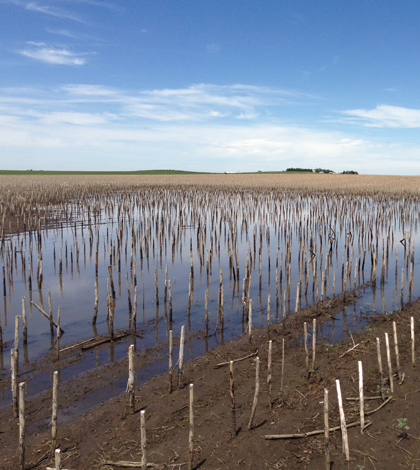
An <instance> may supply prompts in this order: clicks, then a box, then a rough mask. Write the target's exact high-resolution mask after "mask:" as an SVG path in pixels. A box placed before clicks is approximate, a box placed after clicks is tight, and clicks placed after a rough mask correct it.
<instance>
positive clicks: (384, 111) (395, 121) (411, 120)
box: [343, 105, 420, 128]
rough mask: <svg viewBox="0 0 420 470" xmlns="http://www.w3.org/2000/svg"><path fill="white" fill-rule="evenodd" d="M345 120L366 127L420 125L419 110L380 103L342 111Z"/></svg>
mask: <svg viewBox="0 0 420 470" xmlns="http://www.w3.org/2000/svg"><path fill="white" fill-rule="evenodd" d="M343 114H345V115H346V116H348V118H347V120H348V121H350V122H353V123H356V124H362V125H364V126H366V127H394V128H418V127H420V110H419V109H413V108H403V107H400V106H389V105H380V106H377V107H376V108H375V109H350V110H347V111H343Z"/></svg>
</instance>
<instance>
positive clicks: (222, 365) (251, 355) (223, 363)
mask: <svg viewBox="0 0 420 470" xmlns="http://www.w3.org/2000/svg"><path fill="white" fill-rule="evenodd" d="M257 354H258V349H257V350H256V351H255V352H254V353H252V354H249V355H248V356H245V357H240V358H239V359H233V360H232V361H227V362H221V363H220V364H216V365H215V366H213V369H219V368H220V367H224V366H228V365H229V364H230V363H231V362H232V363H235V362H240V361H245V359H249V358H250V357H255V356H256V355H257Z"/></svg>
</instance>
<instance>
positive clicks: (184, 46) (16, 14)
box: [0, 0, 420, 174]
mask: <svg viewBox="0 0 420 470" xmlns="http://www.w3.org/2000/svg"><path fill="white" fill-rule="evenodd" d="M0 12H1V14H0V70H1V73H0V168H3V169H29V168H32V169H46V170H47V169H56V170H99V169H100V170H139V169H153V168H176V169H186V170H202V171H238V170H239V171H254V170H263V171H271V170H283V169H285V168H288V167H305V168H315V167H322V168H330V169H333V170H335V171H343V170H357V171H359V172H360V173H369V174H420V133H419V128H420V60H419V57H420V28H419V24H420V21H419V20H420V4H419V3H418V2H416V1H405V2H397V1H386V0H381V1H371V0H363V1H361V0H360V1H359V0H354V1H352V2H337V0H334V1H332V0H324V1H322V0H317V1H313V0H293V1H289V0H277V1H274V0H273V1H266V0H259V1H256V0H253V1H250V0H236V1H233V0H206V1H204V0H203V1H202V0H194V1H182V0H168V1H162V0H153V1H152V0H147V1H143V0H137V1H125V2H121V3H111V2H107V1H101V0H98V1H96V0H39V1H37V0H35V1H26V0H0Z"/></svg>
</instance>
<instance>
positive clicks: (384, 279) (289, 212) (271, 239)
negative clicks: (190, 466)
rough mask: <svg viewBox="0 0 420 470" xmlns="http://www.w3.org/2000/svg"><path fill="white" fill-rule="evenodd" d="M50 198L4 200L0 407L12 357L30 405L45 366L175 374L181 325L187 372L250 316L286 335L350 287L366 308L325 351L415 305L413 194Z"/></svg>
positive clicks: (267, 189) (225, 191)
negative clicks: (72, 349) (126, 364)
mask: <svg viewBox="0 0 420 470" xmlns="http://www.w3.org/2000/svg"><path fill="white" fill-rule="evenodd" d="M223 176H224V175H220V177H221V178H222V177H223ZM229 176H230V177H231V175H229ZM328 178H334V176H331V177H328ZM350 178H352V177H350ZM28 181H29V180H28ZM325 181H326V180H325ZM330 181H331V179H330V180H329V181H328V184H330V185H331V183H330ZM346 181H348V180H346ZM354 181H355V182H359V181H360V180H356V179H355V180H354ZM301 182H302V180H301ZM43 184H44V183H42V182H40V183H37V185H36V187H35V186H34V187H33V188H32V189H31V187H30V186H25V185H24V184H22V185H21V186H20V187H18V188H17V189H16V190H14V189H13V187H12V186H10V188H9V189H7V186H6V187H5V189H3V194H2V208H3V212H2V213H3V220H2V226H3V230H2V234H1V237H2V239H1V253H0V273H2V276H3V278H2V281H3V282H2V287H3V302H2V304H1V305H2V307H1V316H0V317H1V330H0V331H1V336H0V366H1V371H0V374H1V375H0V378H2V379H4V380H2V382H0V407H2V406H6V405H10V403H11V392H10V382H9V381H8V380H7V381H6V379H8V378H9V377H10V367H11V350H12V349H13V348H16V346H18V350H19V357H18V362H19V380H20V381H21V380H24V381H26V386H27V394H28V395H29V396H30V395H34V394H37V393H40V392H42V391H44V390H45V389H47V388H49V387H51V383H52V374H51V372H50V369H49V368H48V367H45V368H43V363H44V361H45V362H48V361H49V362H51V361H54V362H55V369H57V370H60V379H61V381H69V380H71V379H72V378H74V377H76V376H78V375H80V374H81V373H84V372H86V371H90V370H92V369H95V368H97V367H99V366H100V365H103V364H107V363H112V362H115V361H118V360H120V359H121V358H125V357H126V356H127V351H128V347H129V345H131V344H135V349H136V351H137V352H141V351H144V364H143V365H142V366H141V367H140V368H139V369H138V370H137V376H136V385H138V384H139V383H142V382H144V381H146V380H147V379H149V378H150V377H152V376H153V375H155V374H159V373H162V372H165V371H167V370H168V361H167V355H168V338H169V332H170V331H171V330H172V331H173V336H174V338H179V336H180V331H181V327H182V326H183V325H185V330H186V351H185V359H189V358H192V357H197V356H198V355H200V354H202V353H203V352H205V351H207V350H209V349H211V348H213V347H214V346H216V345H217V344H220V343H224V342H227V341H229V340H231V339H233V338H236V337H238V336H239V335H241V334H243V333H244V332H245V331H248V328H249V322H250V318H251V324H252V326H253V327H254V328H255V327H257V326H260V325H267V324H268V323H275V322H282V321H284V320H285V319H286V321H287V317H288V315H289V314H290V313H291V312H295V311H297V310H299V309H300V308H303V307H305V306H308V305H312V304H314V303H316V302H317V301H319V300H323V299H325V298H327V297H333V296H335V295H339V294H342V293H345V292H348V291H350V290H353V289H357V293H358V294H359V295H360V298H359V300H358V301H357V302H354V303H352V304H351V305H350V306H348V307H346V308H345V309H344V310H343V311H342V312H341V313H340V315H336V316H335V317H334V319H331V320H330V321H328V322H325V323H323V324H321V325H319V326H318V329H317V336H318V338H319V340H320V341H323V342H325V343H331V344H332V343H334V342H336V341H339V340H341V339H342V338H343V337H346V336H348V335H349V331H355V330H357V329H359V328H361V326H363V325H364V324H365V321H366V319H367V318H369V317H370V316H371V315H374V314H375V312H380V313H383V312H388V311H392V310H394V309H396V308H399V307H400V306H401V305H403V304H404V303H406V302H409V301H411V300H412V299H415V298H417V297H418V296H419V295H420V289H419V287H418V284H419V283H418V282H416V280H417V278H418V276H417V277H416V264H417V263H418V261H417V260H418V256H417V253H416V250H415V245H416V241H418V238H419V233H418V232H419V214H420V200H419V197H418V196H417V195H416V194H415V193H413V191H411V193H410V192H407V193H399V194H398V193H397V191H394V193H392V192H387V191H379V190H376V189H375V190H371V191H369V192H368V191H359V190H353V191H344V190H340V189H334V188H331V187H328V184H326V185H325V187H324V188H323V187H314V188H305V187H303V185H302V187H290V185H289V187H288V185H287V184H285V185H278V184H277V185H276V184H275V183H274V181H273V183H272V184H270V185H268V184H260V185H256V184H238V185H236V184H226V185H220V184H219V185H217V184H213V185H203V184H200V185H197V184H185V183H184V184H177V183H176V182H175V183H173V184H170V185H167V184H159V182H153V183H149V184H146V183H144V182H142V183H141V184H138V183H136V182H134V181H130V182H129V183H124V184H120V183H119V184H116V183H115V184H111V182H106V183H105V182H99V181H98V182H95V184H93V183H86V182H84V181H82V182H78V181H77V179H74V180H71V181H68V180H65V181H59V182H56V183H51V182H50V183H49V186H45V188H43ZM347 184H348V183H347V182H346V185H347ZM357 184H359V183H357ZM346 185H343V186H346ZM291 186H293V185H291ZM297 186H298V185H297ZM24 187H25V188H26V190H25V191H26V192H27V193H29V194H27V193H25V192H23V188H24ZM19 188H20V189H19ZM7 191H9V193H8V192H7ZM417 270H418V269H417ZM0 275H1V274H0ZM41 312H44V313H41ZM57 324H59V325H60V327H61V329H62V330H63V331H62V333H61V335H60V336H59V343H57V331H58V330H59V329H58V328H57ZM16 325H18V336H17V339H15V338H16V336H15V334H16V333H15V332H16ZM309 329H310V330H311V328H309ZM310 333H311V334H312V331H310ZM92 337H93V338H95V337H97V338H98V339H100V340H101V341H102V340H103V342H102V344H101V346H102V347H101V348H99V347H91V345H87V347H86V348H85V349H81V350H80V354H79V355H78V356H77V360H75V361H74V362H72V363H68V362H66V361H65V351H66V348H67V347H68V346H69V345H72V344H74V343H77V342H81V341H84V340H88V339H90V338H92ZM175 344H178V343H177V341H175ZM104 345H105V346H106V347H104ZM98 346H99V345H98ZM177 348H178V346H174V357H175V356H176V355H177V353H178V351H177ZM57 349H58V350H60V360H57V358H56V356H55V354H56V352H55V351H56V350H57ZM149 352H150V354H151V355H153V359H150V357H148V353H149ZM152 353H153V354H152ZM126 384H127V377H126V376H124V377H111V378H109V380H108V384H107V385H106V386H104V387H102V388H100V389H97V390H93V391H92V392H91V393H86V394H85V395H84V397H83V399H82V400H80V401H79V402H78V403H76V404H72V405H71V406H69V409H68V410H67V412H66V413H68V416H69V417H71V416H74V415H76V414H78V413H80V412H82V411H85V410H86V409H89V408H90V407H92V406H94V405H96V404H98V403H100V402H101V401H103V400H105V399H107V398H109V397H111V396H115V395H117V394H119V393H121V392H122V391H124V390H125V387H126ZM66 413H64V414H63V416H62V418H61V419H62V420H65V419H66V418H65V416H66Z"/></svg>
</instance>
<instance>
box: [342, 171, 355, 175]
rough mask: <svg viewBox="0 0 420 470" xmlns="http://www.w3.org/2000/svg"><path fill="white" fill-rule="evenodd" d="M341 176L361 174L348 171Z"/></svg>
mask: <svg viewBox="0 0 420 470" xmlns="http://www.w3.org/2000/svg"><path fill="white" fill-rule="evenodd" d="M341 174H342V175H358V174H359V173H358V172H357V171H354V170H347V171H343V172H342V173H341Z"/></svg>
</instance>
